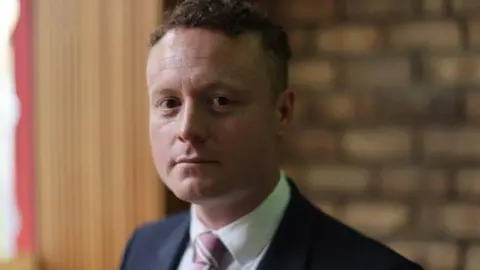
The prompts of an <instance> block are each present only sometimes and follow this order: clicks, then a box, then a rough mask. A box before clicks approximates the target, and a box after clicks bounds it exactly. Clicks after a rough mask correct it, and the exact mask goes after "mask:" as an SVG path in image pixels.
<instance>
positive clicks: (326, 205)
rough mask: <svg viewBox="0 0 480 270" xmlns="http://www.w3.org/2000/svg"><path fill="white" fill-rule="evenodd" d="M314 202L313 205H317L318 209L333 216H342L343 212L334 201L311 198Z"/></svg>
mask: <svg viewBox="0 0 480 270" xmlns="http://www.w3.org/2000/svg"><path fill="white" fill-rule="evenodd" d="M311 200H312V201H313V203H314V205H315V206H317V207H318V208H319V209H321V210H322V211H323V212H325V213H327V214H328V215H331V216H333V217H335V218H339V219H341V218H342V215H343V212H342V209H341V207H339V206H338V205H336V204H335V203H332V202H329V201H315V200H314V199H311Z"/></svg>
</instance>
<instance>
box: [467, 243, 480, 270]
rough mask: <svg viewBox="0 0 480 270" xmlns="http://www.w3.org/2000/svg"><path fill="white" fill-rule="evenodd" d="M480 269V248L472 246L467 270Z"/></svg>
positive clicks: (468, 256) (468, 253)
mask: <svg viewBox="0 0 480 270" xmlns="http://www.w3.org/2000/svg"><path fill="white" fill-rule="evenodd" d="M478 269H480V246H478V245H477V246H471V247H469V248H468V251H467V255H466V263H465V270H478Z"/></svg>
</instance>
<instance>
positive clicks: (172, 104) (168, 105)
mask: <svg viewBox="0 0 480 270" xmlns="http://www.w3.org/2000/svg"><path fill="white" fill-rule="evenodd" d="M180 105H181V102H180V100H178V99H176V98H166V99H162V100H159V101H158V102H157V103H156V104H155V107H157V108H160V109H163V110H168V109H174V108H176V107H178V106H180Z"/></svg>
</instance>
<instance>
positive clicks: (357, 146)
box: [342, 128, 411, 161]
mask: <svg viewBox="0 0 480 270" xmlns="http://www.w3.org/2000/svg"><path fill="white" fill-rule="evenodd" d="M342 147H343V148H344V149H345V151H346V153H347V155H348V156H349V157H352V158H355V159H360V160H376V161H384V160H388V159H402V160H405V159H408V158H409V156H410V152H411V134H410V133H409V132H407V131H405V130H400V129H387V128H379V129H373V130H357V131H356V130H352V131H348V132H347V133H346V134H345V135H344V137H343V139H342Z"/></svg>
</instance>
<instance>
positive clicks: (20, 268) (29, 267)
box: [0, 254, 38, 270]
mask: <svg viewBox="0 0 480 270" xmlns="http://www.w3.org/2000/svg"><path fill="white" fill-rule="evenodd" d="M37 269H38V267H37V263H36V259H35V256H34V255H33V254H20V255H19V256H18V257H17V258H15V259H14V260H12V261H9V262H0V270H37Z"/></svg>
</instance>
